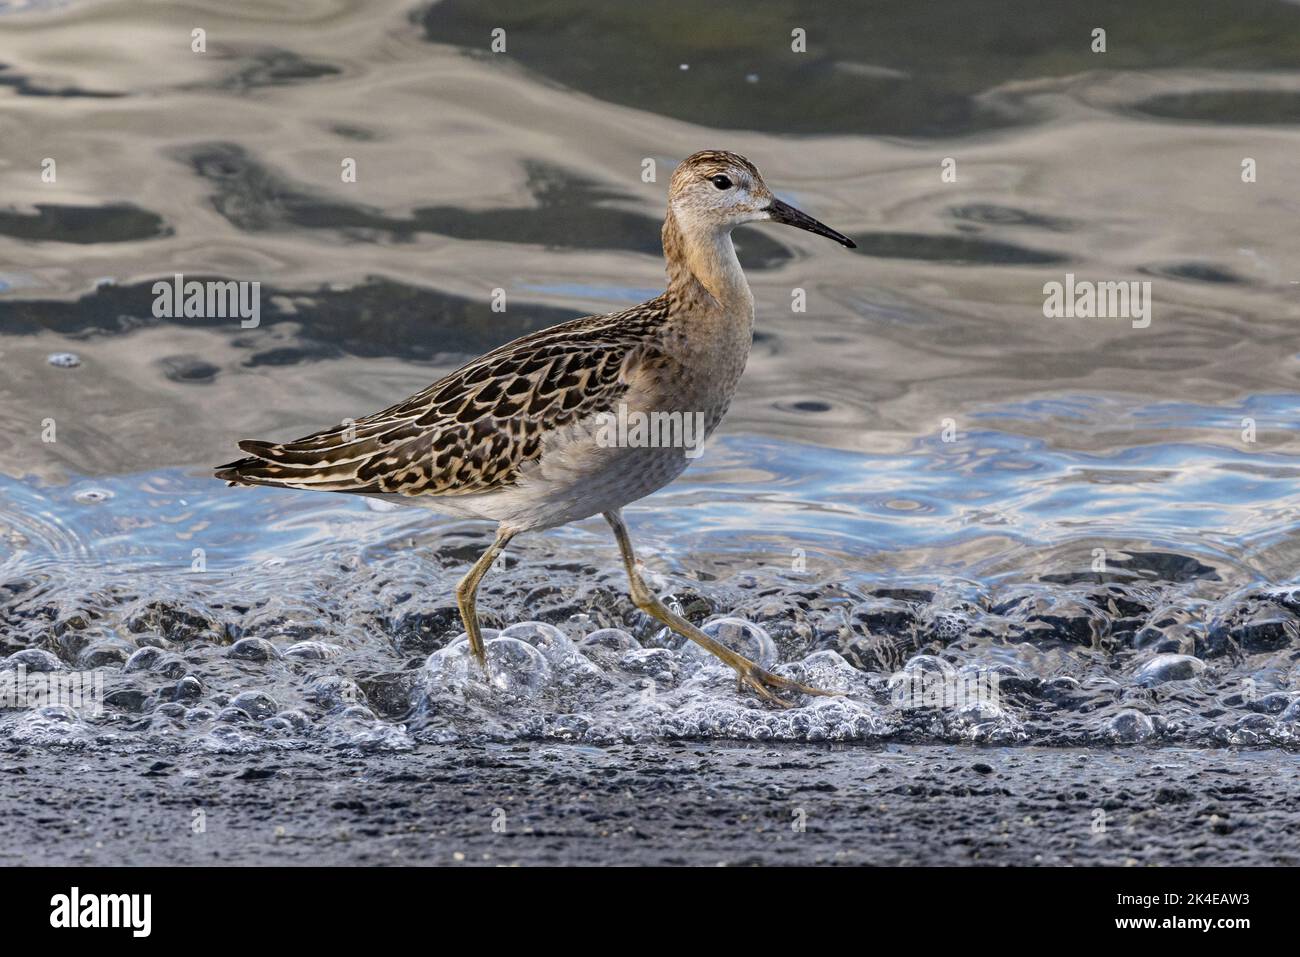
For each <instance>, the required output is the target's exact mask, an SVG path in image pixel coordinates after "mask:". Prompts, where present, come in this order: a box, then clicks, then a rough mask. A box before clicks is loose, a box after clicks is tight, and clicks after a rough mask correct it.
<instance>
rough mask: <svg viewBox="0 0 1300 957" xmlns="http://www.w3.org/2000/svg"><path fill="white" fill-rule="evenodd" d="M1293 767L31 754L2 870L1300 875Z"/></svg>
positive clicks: (441, 751)
mask: <svg viewBox="0 0 1300 957" xmlns="http://www.w3.org/2000/svg"><path fill="white" fill-rule="evenodd" d="M1297 772H1298V765H1297V762H1296V759H1295V756H1294V755H1290V754H1286V753H1282V752H1277V751H1236V750H1202V751H1189V750H1175V749H1161V750H1157V749H1144V748H1125V749H1114V750H1109V751H1096V750H1092V751H1087V752H1085V751H1075V750H1068V749H1048V748H1028V747H1027V748H1011V749H985V748H971V747H953V746H928V747H927V746H890V747H887V748H884V749H873V748H868V747H862V746H855V747H846V748H832V747H827V746H821V747H812V746H806V745H781V746H759V745H750V746H734V745H730V744H719V743H716V742H714V743H708V744H704V743H693V742H678V743H669V744H654V745H647V746H631V745H629V746H620V747H611V748H594V747H575V746H542V745H537V744H529V745H519V746H494V747H488V748H468V747H422V748H420V749H419V750H417V751H415V752H411V753H405V754H369V755H356V754H349V753H322V752H306V751H297V752H287V753H283V754H275V755H270V754H264V755H260V756H256V757H241V758H234V757H231V756H229V755H212V756H196V755H193V754H185V755H176V756H172V757H170V758H167V757H160V756H159V755H157V754H143V753H136V754H120V753H107V752H77V751H62V752H59V751H47V750H38V749H26V750H24V749H15V750H9V751H6V752H0V781H2V782H3V784H4V787H3V788H2V789H0V795H3V797H2V800H3V806H2V807H0V864H6V865H10V864H20V863H21V864H96V865H122V864H126V865H134V864H179V865H196V864H208V865H210V864H240V865H246V864H327V865H330V864H448V865H454V864H461V863H463V864H487V865H513V864H691V865H719V864H727V865H753V864H988V865H1004V864H1017V865H1032V864H1045V865H1062V864H1107V865H1143V866H1145V865H1173V864H1192V865H1207V864H1208V865H1220V864H1238V865H1242V864H1247V865H1257V864H1289V865H1294V864H1296V863H1300V828H1297V827H1296V823H1297V819H1298V818H1300V775H1298V773H1297ZM200 812H201V813H200ZM1099 822H1101V823H1099ZM800 823H802V825H803V828H802V829H799V827H798V825H799V824H800ZM1103 824H1104V832H1101V828H1102V825H1103ZM200 825H201V827H200ZM494 825H495V827H494Z"/></svg>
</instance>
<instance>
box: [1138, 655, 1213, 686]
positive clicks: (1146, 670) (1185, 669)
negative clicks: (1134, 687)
mask: <svg viewBox="0 0 1300 957" xmlns="http://www.w3.org/2000/svg"><path fill="white" fill-rule="evenodd" d="M1204 670H1205V662H1204V661H1202V660H1201V659H1200V658H1194V657H1192V656H1191V655H1156V656H1155V657H1154V658H1152V659H1151V660H1150V661H1148V662H1147V663H1146V664H1144V665H1143V666H1142V667H1141V668H1140V669H1139V670H1138V673H1137V677H1136V678H1135V679H1134V680H1135V681H1136V682H1137V684H1139V685H1142V686H1143V687H1147V688H1149V687H1151V686H1153V685H1158V684H1163V683H1164V682H1166V681H1187V680H1189V679H1191V678H1195V677H1196V676H1197V675H1199V674H1200V673H1201V672H1203V671H1204Z"/></svg>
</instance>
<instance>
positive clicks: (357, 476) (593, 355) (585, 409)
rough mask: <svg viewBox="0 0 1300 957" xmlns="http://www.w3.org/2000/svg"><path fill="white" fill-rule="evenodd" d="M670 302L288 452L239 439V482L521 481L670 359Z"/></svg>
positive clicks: (572, 327)
mask: <svg viewBox="0 0 1300 957" xmlns="http://www.w3.org/2000/svg"><path fill="white" fill-rule="evenodd" d="M668 314H669V313H668V302H667V299H666V298H665V297H664V296H660V297H658V298H656V299H652V300H650V301H649V302H646V303H642V304H641V305H639V306H636V307H634V308H632V309H628V310H626V311H624V312H616V313H612V314H610V315H604V316H588V317H586V318H582V319H573V320H570V321H569V322H565V323H561V324H560V325H558V326H553V327H552V328H550V329H543V330H541V331H540V332H535V333H533V334H531V335H528V336H524V337H523V338H520V339H516V340H514V341H513V342H509V343H506V344H505V345H503V346H501V347H499V348H497V349H494V350H493V351H491V352H489V353H487V354H486V355H483V356H480V357H479V358H477V359H475V360H474V361H472V362H470V363H468V364H467V365H464V366H462V367H461V368H459V369H457V370H456V371H455V372H452V373H450V374H449V375H446V376H444V377H443V378H441V379H439V380H438V381H437V382H435V383H433V385H431V386H429V387H428V388H427V389H425V390H424V391H422V392H418V393H416V394H415V395H413V396H411V397H410V398H409V399H406V400H404V401H402V402H399V403H398V404H397V405H394V406H390V407H389V408H387V409H384V410H383V411H382V412H376V413H373V414H372V415H367V416H365V417H364V418H360V419H357V420H356V422H355V423H351V424H348V425H342V424H340V425H337V426H335V427H333V428H330V429H325V430H323V431H321V432H316V433H313V434H312V435H308V436H305V437H304V438H301V439H297V440H295V441H293V442H285V443H283V444H278V445H277V444H272V443H269V442H254V441H245V442H240V443H239V447H240V448H241V449H243V450H244V451H245V452H248V453H249V457H248V458H244V459H240V460H239V461H237V462H231V463H230V464H229V465H223V466H221V467H220V469H219V470H218V471H217V473H216V475H217V478H223V479H227V480H228V481H229V482H230V483H231V484H232V485H234V484H244V485H278V486H286V487H289V488H311V489H318V490H321V491H334V492H359V493H364V494H395V495H406V496H419V495H468V494H474V493H481V492H488V491H491V490H493V489H496V488H499V487H501V486H503V485H509V484H511V483H512V482H514V481H515V480H516V478H517V477H518V475H519V470H520V468H521V467H522V466H523V465H525V464H526V463H528V462H532V461H535V460H536V459H537V458H538V457H539V456H540V454H541V451H542V436H543V435H545V434H546V433H548V432H551V431H553V430H555V429H559V428H563V427H565V426H568V425H570V424H572V423H574V422H577V421H579V420H581V419H583V418H585V417H586V416H590V415H592V414H594V413H598V412H611V411H613V410H614V409H615V407H616V406H617V403H618V401H619V400H620V399H622V398H623V397H624V396H625V395H626V394H627V391H628V379H629V376H630V375H632V374H633V373H634V372H635V371H636V370H637V368H638V367H642V366H650V365H653V364H655V363H656V362H660V361H662V360H663V356H662V354H661V353H660V352H659V351H658V350H657V349H656V342H657V340H658V338H659V336H660V334H661V332H662V330H663V329H664V326H665V324H666V322H667V319H668Z"/></svg>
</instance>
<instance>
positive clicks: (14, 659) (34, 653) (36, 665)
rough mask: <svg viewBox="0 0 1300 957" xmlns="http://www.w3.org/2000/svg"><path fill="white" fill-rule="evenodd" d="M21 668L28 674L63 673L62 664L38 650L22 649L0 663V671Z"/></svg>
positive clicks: (48, 654)
mask: <svg viewBox="0 0 1300 957" xmlns="http://www.w3.org/2000/svg"><path fill="white" fill-rule="evenodd" d="M19 667H22V668H24V669H25V670H27V671H29V672H44V671H63V670H64V667H63V662H61V661H60V660H59V659H58V658H56V657H55V656H54V655H52V654H50V653H49V652H48V651H44V650H42V649H40V648H24V649H23V650H22V651H15V652H14V653H13V654H12V655H10V656H9V657H8V658H6V659H5V660H4V661H0V671H10V670H12V669H15V668H19Z"/></svg>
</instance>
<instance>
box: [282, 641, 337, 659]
mask: <svg viewBox="0 0 1300 957" xmlns="http://www.w3.org/2000/svg"><path fill="white" fill-rule="evenodd" d="M341 651H342V649H341V648H340V647H339V646H338V645H331V644H329V643H327V642H324V641H300V642H298V643H297V644H294V645H290V646H289V647H288V648H286V649H285V651H284V656H285V657H286V658H301V659H304V660H307V661H329V660H330V659H331V658H337V657H338V656H339V654H340V652H341Z"/></svg>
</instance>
